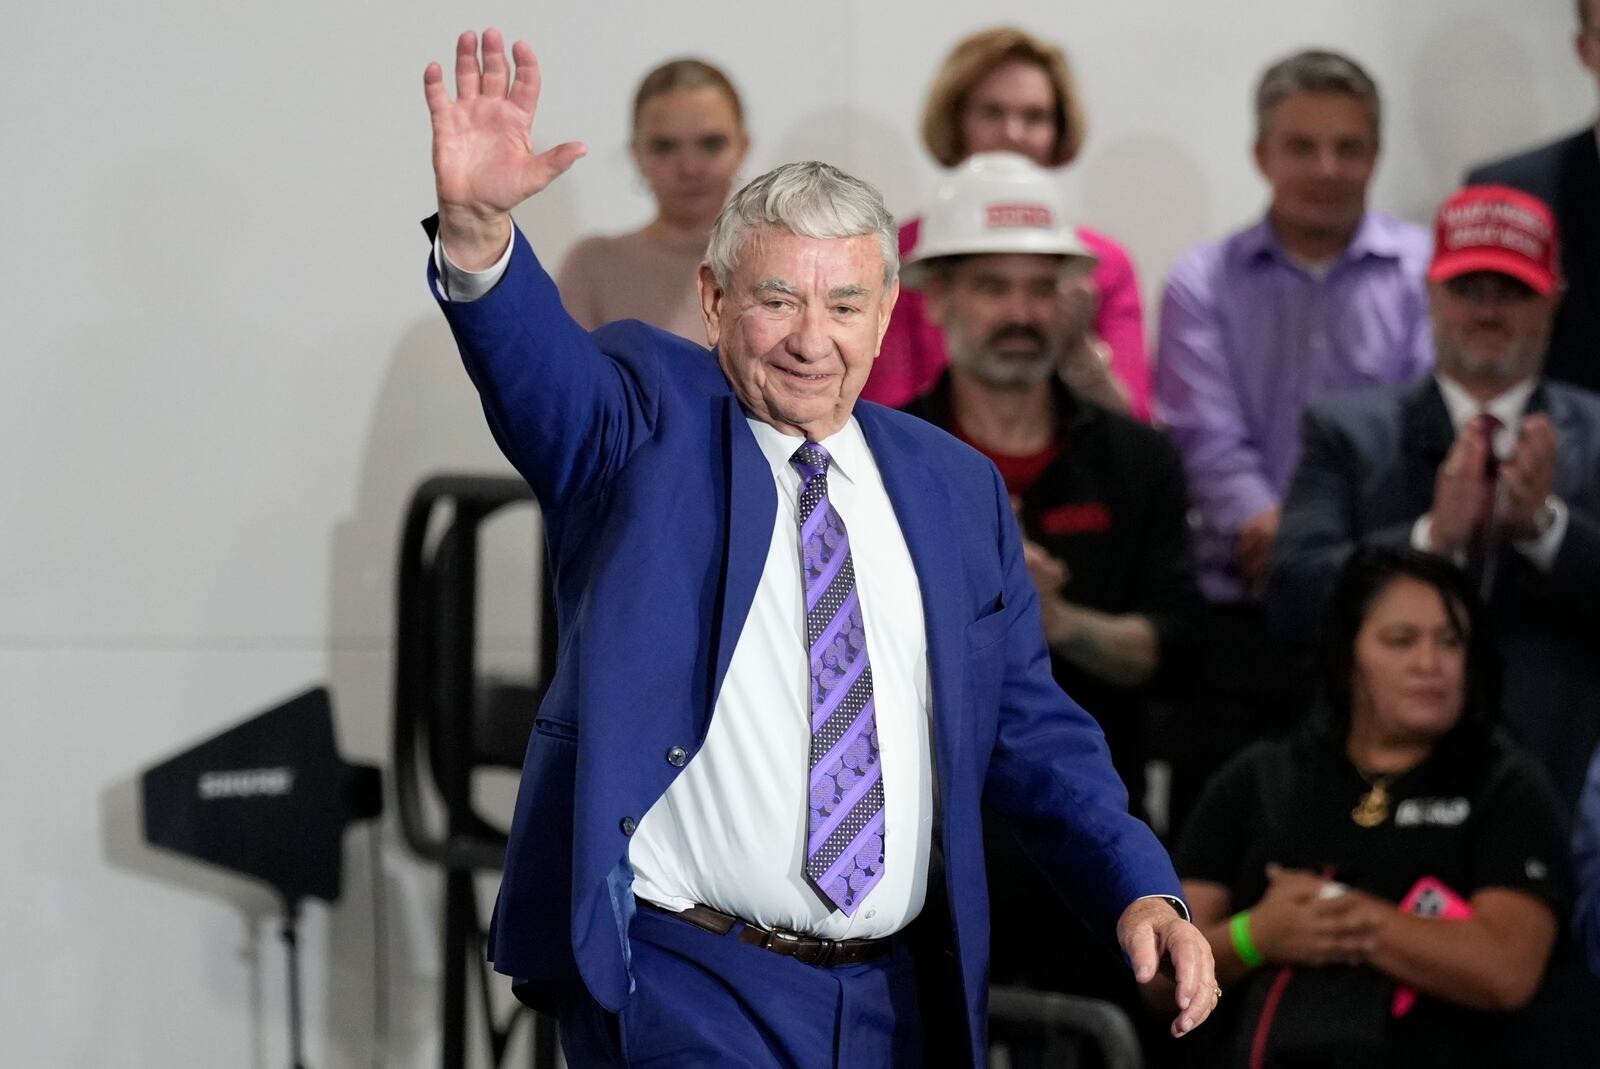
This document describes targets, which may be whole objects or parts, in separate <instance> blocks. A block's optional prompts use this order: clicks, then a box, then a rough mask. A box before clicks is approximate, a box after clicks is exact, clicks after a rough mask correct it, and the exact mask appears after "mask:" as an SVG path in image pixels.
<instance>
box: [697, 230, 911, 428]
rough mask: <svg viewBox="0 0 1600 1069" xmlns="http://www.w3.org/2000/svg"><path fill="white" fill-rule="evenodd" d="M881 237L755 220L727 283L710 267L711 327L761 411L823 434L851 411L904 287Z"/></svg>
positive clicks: (738, 390)
mask: <svg viewBox="0 0 1600 1069" xmlns="http://www.w3.org/2000/svg"><path fill="white" fill-rule="evenodd" d="M883 272H884V263H883V251H882V248H881V246H880V245H879V243H878V238H877V237H876V236H875V235H872V234H863V235H858V236H856V237H848V238H809V237H803V236H801V235H799V234H795V233H792V232H790V231H788V230H785V229H782V228H779V227H764V228H759V229H756V230H752V231H751V232H750V235H749V237H748V238H746V240H745V244H744V247H743V249H742V250H741V253H740V256H739V260H738V266H737V268H736V269H735V270H734V273H733V277H732V278H731V279H730V280H729V284H728V288H727V289H726V290H723V289H722V288H721V287H720V286H718V285H717V283H716V278H715V276H714V275H713V274H712V271H711V268H710V266H709V265H704V264H703V265H701V268H700V301H701V308H702V310H703V311H704V313H705V317H706V333H707V336H708V337H709V338H710V341H711V344H712V345H714V346H716V349H717V361H718V363H719V364H720V365H721V366H722V371H723V374H725V375H727V377H728V381H729V382H730V383H731V384H732V385H733V390H734V393H735V394H737V395H738V397H739V401H740V403H741V404H743V405H744V408H745V411H746V412H748V413H749V414H750V415H751V416H752V417H754V418H756V419H759V420H761V421H762V422H764V423H769V424H771V425H772V426H774V427H776V428H777V429H778V430H780V431H783V432H784V433H785V434H790V435H796V436H804V437H806V438H809V439H811V440H812V441H821V440H822V439H824V438H826V437H828V436H829V435H831V434H833V433H834V432H835V431H837V430H839V428H841V427H843V426H844V424H845V422H846V421H847V420H848V419H849V418H850V411H851V409H852V408H853V407H854V406H855V403H856V398H857V397H858V396H859V395H860V393H861V388H862V387H863V386H864V385H865V384H866V381H867V374H868V373H869V372H870V371H871V370H872V361H873V360H874V359H876V358H877V355H878V347H879V346H880V345H881V344H882V343H883V333H884V331H885V330H886V329H887V328H888V325H889V313H890V312H891V311H892V310H893V308H894V302H895V298H896V297H897V296H898V294H899V292H900V286H899V283H898V282H895V283H894V284H893V285H892V286H890V287H889V288H888V289H887V290H885V288H884V282H883Z"/></svg>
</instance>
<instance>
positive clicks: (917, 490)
mask: <svg viewBox="0 0 1600 1069" xmlns="http://www.w3.org/2000/svg"><path fill="white" fill-rule="evenodd" d="M883 416H884V414H883V411H882V410H881V409H879V408H878V407H877V406H875V405H871V404H863V405H858V406H857V407H856V419H857V421H858V422H859V423H860V424H861V430H862V433H863V434H864V435H865V436H866V439H867V445H868V446H869V447H870V448H871V449H872V456H873V459H874V460H875V461H877V464H878V471H879V472H880V473H881V474H882V475H883V485H884V488H885V489H886V490H887V491H888V492H889V502H890V504H892V505H893V506H894V513H895V518H896V519H898V520H899V521H900V533H901V534H902V535H904V536H905V540H906V548H907V549H908V550H909V551H910V553H911V564H912V567H913V568H914V569H915V570H916V573H917V585H918V586H919V587H921V592H922V616H923V629H924V631H925V632H926V634H927V638H928V674H929V677H930V682H931V684H932V696H933V727H934V747H935V753H936V754H937V756H938V760H939V767H941V768H947V769H948V768H952V767H954V765H953V762H954V760H955V759H956V757H957V754H956V753H955V750H954V748H953V742H954V740H955V739H958V738H960V737H961V736H960V733H959V731H958V730H957V727H958V725H959V720H960V714H961V701H960V694H961V672H962V665H963V656H964V648H963V643H964V642H965V641H966V632H965V629H964V628H963V627H962V626H961V625H962V623H964V622H965V621H966V620H968V619H970V618H971V616H972V612H971V609H970V607H969V606H967V605H966V604H964V598H963V593H962V587H961V575H962V569H961V567H960V562H959V561H957V560H954V559H952V554H953V553H955V552H956V547H955V545H954V544H953V543H952V541H951V539H950V535H949V530H950V517H951V516H952V515H953V514H954V505H953V503H952V502H951V500H950V493H949V491H948V490H947V489H946V488H945V486H944V484H943V483H942V482H941V481H940V480H938V479H936V478H935V477H934V473H933V472H932V471H930V470H929V468H928V466H927V465H926V464H925V463H924V462H923V461H922V460H921V459H920V458H919V457H918V455H917V451H916V449H915V447H914V445H913V444H912V443H911V442H910V441H908V440H906V439H905V437H904V436H903V435H902V434H901V433H900V432H899V431H898V430H897V429H896V428H895V427H894V425H893V424H892V423H891V422H890V421H889V420H887V419H885V418H883Z"/></svg>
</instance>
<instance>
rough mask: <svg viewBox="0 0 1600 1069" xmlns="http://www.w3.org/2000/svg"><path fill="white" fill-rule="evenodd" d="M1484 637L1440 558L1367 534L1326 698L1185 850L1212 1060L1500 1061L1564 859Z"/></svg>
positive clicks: (1551, 914)
mask: <svg viewBox="0 0 1600 1069" xmlns="http://www.w3.org/2000/svg"><path fill="white" fill-rule="evenodd" d="M1482 632H1483V629H1482V627H1480V626H1479V621H1477V620H1475V619H1474V610H1473V600H1472V598H1471V595H1470V593H1469V591H1468V589H1467V586H1466V584H1465V582H1464V581H1463V579H1462V577H1461V575H1460V573H1459V572H1458V571H1457V570H1456V569H1455V568H1454V567H1453V566H1451V565H1450V564H1449V563H1448V562H1445V561H1443V560H1442V559H1440V558H1437V557H1432V556H1428V555H1424V554H1420V553H1415V552H1412V551H1410V550H1388V549H1384V550H1376V549H1364V550H1358V551H1357V552H1356V554H1355V555H1354V556H1353V557H1352V558H1351V560H1350V562H1349V563H1348V564H1347V566H1346V568H1345V569H1344V571H1343V573H1342V574H1341V576H1340V578H1339V580H1338V582H1337V584H1336V586H1335V589H1334V592H1333V595H1332V597H1331V599H1330V602H1329V605H1328V608H1327V614H1326V616H1325V621H1324V643H1323V649H1322V657H1321V677H1320V680H1319V684H1320V695H1319V697H1320V702H1319V704H1320V709H1319V711H1318V714H1317V715H1315V716H1313V718H1312V720H1311V722H1310V724H1308V726H1307V727H1306V728H1305V729H1303V730H1302V731H1301V732H1300V733H1298V734H1297V735H1296V736H1294V737H1293V738H1290V739H1287V740H1282V741H1274V742H1268V743H1262V744H1260V745H1258V746H1256V747H1254V748H1252V749H1251V750H1248V751H1246V752H1245V753H1243V754H1240V755H1239V757H1238V758H1236V759H1235V760H1234V761H1233V762H1232V763H1231V764H1230V765H1228V766H1227V767H1225V768H1224V769H1223V770H1221V771H1220V772H1219V773H1218V774H1217V776H1216V777H1215V779H1214V780H1213V781H1212V782H1211V783H1210V784H1209V785H1208V787H1207V790H1206V792H1205V794H1204V795H1203V796H1202V799H1201V802H1200V804H1199V805H1198V807H1197V808H1196V810H1195V813H1194V816H1193V818H1192V819H1191V821H1190V823H1189V826H1188V828H1187V831H1186V834H1185V836H1184V838H1183V841H1182V842H1181V843H1180V844H1179V849H1178V853H1177V856H1176V861H1177V868H1178V873H1179V875H1180V876H1182V877H1183V886H1184V891H1185V892H1186V894H1187V895H1188V898H1189V903H1190V907H1191V909H1192V910H1193V913H1194V920H1195V923H1196V924H1199V925H1200V926H1201V927H1202V929H1203V930H1204V931H1205V933H1206V935H1207V937H1208V938H1209V939H1210V941H1211V947H1212V950H1213V951H1214V952H1215V954H1216V959H1217V978H1218V982H1219V983H1221V984H1222V986H1223V987H1224V989H1225V990H1226V991H1228V992H1229V997H1228V998H1226V999H1225V1000H1224V1001H1223V1003H1222V1006H1223V1008H1224V1009H1228V1010H1231V1018H1232V1028H1231V1029H1229V1028H1218V1029H1213V1030H1212V1031H1213V1033H1216V1034H1214V1035H1212V1036H1210V1037H1207V1038H1208V1040H1209V1041H1210V1042H1212V1043H1219V1044H1221V1045H1225V1046H1226V1048H1227V1050H1226V1054H1217V1053H1214V1054H1213V1060H1212V1062H1211V1064H1235V1065H1249V1066H1252V1067H1255V1066H1270V1065H1274V1064H1278V1065H1288V1064H1292V1065H1297V1066H1298V1065H1323V1064H1326V1065H1339V1066H1345V1065H1381V1064H1395V1065H1408V1066H1414V1065H1423V1064H1426V1065H1434V1064H1441V1065H1443V1064H1457V1065H1479V1064H1498V1063H1497V1062H1495V1061H1494V1055H1493V1054H1492V1051H1493V1049H1494V1043H1495V1042H1496V1041H1497V1038H1498V1033H1499V1031H1500V1027H1501V1024H1502V1022H1503V1021H1504V1019H1505V1011H1510V1010H1513V1009H1516V1008H1517V1007H1519V1006H1521V1005H1522V1004H1524V1003H1525V1002H1527V1000H1528V999H1529V998H1530V997H1531V996H1532V994H1533V992H1534V990H1535V988H1536V987H1537V986H1538V984H1539V980H1540V977H1541V975H1542V974H1543V972H1544V968H1545V965H1546V963H1547V961H1548V960H1549V957H1550V952H1551V947H1552V944H1553V943H1554V941H1555V937H1556V933H1557V928H1558V923H1557V917H1558V916H1560V915H1561V913H1560V910H1561V895H1562V887H1563V883H1564V879H1565V871H1566V864H1567V862H1566V851H1565V849H1564V843H1563V837H1562V832H1561V830H1560V829H1561V822H1560V818H1559V815H1558V810H1557V807H1556V802H1555V799H1554V795H1553V793H1552V791H1551V789H1550V788H1549V787H1548V785H1547V784H1546V783H1545V781H1544V778H1543V776H1542V774H1541V773H1540V772H1539V771H1538V769H1537V768H1536V767H1535V766H1534V765H1533V763H1532V762H1531V761H1529V760H1528V759H1526V758H1524V757H1522V756H1521V755H1520V754H1517V753H1516V752H1514V751H1512V750H1510V749H1508V748H1507V745H1506V744H1505V743H1504V742H1503V741H1502V740H1501V739H1500V738H1499V737H1498V736H1497V735H1496V734H1495V733H1494V732H1493V730H1492V728H1491V726H1490V720H1491V715H1492V710H1493V702H1494V695H1493V688H1492V686H1491V685H1490V684H1489V680H1488V677H1489V676H1490V674H1491V673H1490V671H1489V669H1490V667H1491V664H1492V661H1491V658H1492V656H1493V655H1492V654H1491V653H1489V652H1488V646H1487V643H1486V642H1485V641H1484V638H1485V636H1484V635H1483V633H1482ZM1202 1031H1204V1030H1202ZM1485 1059H1488V1060H1485Z"/></svg>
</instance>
